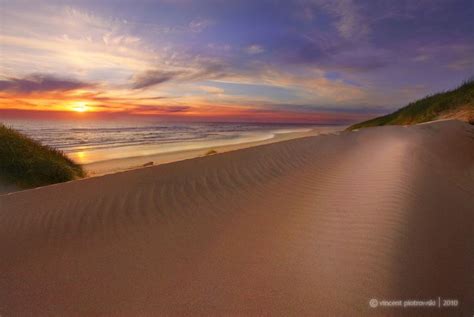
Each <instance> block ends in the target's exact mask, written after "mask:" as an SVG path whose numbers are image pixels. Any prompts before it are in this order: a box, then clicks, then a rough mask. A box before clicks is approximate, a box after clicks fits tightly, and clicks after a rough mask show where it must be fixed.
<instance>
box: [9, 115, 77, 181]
mask: <svg viewBox="0 0 474 317" xmlns="http://www.w3.org/2000/svg"><path fill="white" fill-rule="evenodd" d="M84 174H85V173H84V171H83V169H82V167H81V166H80V165H78V164H76V163H74V162H73V161H72V160H71V159H69V158H68V157H66V156H65V155H64V154H63V153H62V152H60V151H58V150H55V149H53V148H51V147H48V146H44V145H42V144H41V143H39V142H37V141H35V140H32V139H30V138H29V137H27V136H25V135H23V134H21V133H19V132H18V131H15V130H14V129H11V128H8V127H5V126H4V125H1V124H0V179H1V180H2V181H3V182H6V183H8V184H15V185H16V186H18V187H20V188H32V187H37V186H44V185H49V184H55V183H61V182H66V181H70V180H73V179H77V178H81V177H84Z"/></svg>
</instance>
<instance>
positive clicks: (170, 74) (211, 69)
mask: <svg viewBox="0 0 474 317" xmlns="http://www.w3.org/2000/svg"><path fill="white" fill-rule="evenodd" d="M227 72H228V69H227V66H225V65H224V64H220V63H216V62H213V61H205V60H202V61H201V64H200V65H196V66H193V65H189V66H188V67H183V68H181V69H178V70H169V71H168V70H156V69H155V70H148V71H145V72H143V73H139V74H137V75H135V76H134V77H133V78H132V82H133V83H132V88H133V89H145V88H149V87H152V86H156V85H159V84H163V83H166V82H170V81H174V82H195V81H201V80H212V79H218V78H221V77H225V76H226V75H227Z"/></svg>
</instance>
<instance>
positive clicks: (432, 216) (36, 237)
mask: <svg viewBox="0 0 474 317" xmlns="http://www.w3.org/2000/svg"><path fill="white" fill-rule="evenodd" d="M473 236H474V127H473V126H470V125H468V124H465V123H461V122H456V121H443V122H438V123H431V124H424V125H418V126H412V127H381V128H371V129H365V130H361V131H357V132H347V133H341V135H326V136H317V137H307V138H301V139H295V140H290V141H284V142H279V143H274V144H268V145H262V146H258V147H254V148H248V149H242V150H238V151H233V152H228V153H223V154H218V155H214V156H210V157H202V158H197V159H191V160H186V161H181V162H176V163H171V164H165V165H160V166H154V167H150V168H143V169H139V170H134V171H129V172H124V173H118V174H113V175H106V176H103V177H95V178H90V179H85V180H81V181H75V182H71V183H66V184H61V185H53V186H48V187H44V188H39V189H36V190H29V191H25V192H19V193H13V194H9V195H4V196H0V252H1V257H0V315H2V316H25V315H31V316H55V315H57V316H74V315H87V316H91V315H93V316H100V315H104V316H105V315H107V316H156V315H193V316H194V315H213V316H222V315H239V316H240V315H254V316H260V315H271V316H274V315H281V316H362V315H374V316H375V315H377V316H390V315H413V316H415V315H416V316H422V315H426V316H433V315H437V314H440V315H444V316H446V315H452V316H459V315H460V316H472V314H474V300H473V299H474V269H473V268H474V240H473ZM438 297H441V298H442V299H448V298H452V299H457V300H459V302H460V304H459V305H460V306H459V307H458V308H431V309H428V308H425V309H415V308H405V309H403V308H383V307H378V308H374V309H372V308H370V307H369V304H368V302H369V300H370V299H371V298H377V299H379V300H380V299H420V300H421V299H432V298H435V299H438Z"/></svg>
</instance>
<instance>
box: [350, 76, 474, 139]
mask: <svg viewBox="0 0 474 317" xmlns="http://www.w3.org/2000/svg"><path fill="white" fill-rule="evenodd" d="M461 107H462V108H463V109H471V108H472V112H471V113H474V79H470V80H468V81H465V82H464V83H463V84H462V85H461V86H459V87H458V88H456V89H454V90H451V91H447V92H443V93H438V94H435V95H432V96H428V97H425V98H423V99H420V100H418V101H415V102H412V103H410V104H408V105H407V106H405V107H403V108H401V109H399V110H397V111H395V112H393V113H391V114H389V115H386V116H381V117H377V118H375V119H371V120H368V121H364V122H361V123H357V124H354V125H352V126H350V127H349V128H348V130H354V129H360V128H366V127H374V126H382V125H406V124H416V123H422V122H427V121H432V120H436V119H438V118H440V116H442V115H443V114H448V113H453V112H455V111H456V110H457V109H461ZM466 121H468V122H469V121H474V118H472V117H471V118H468V119H466Z"/></svg>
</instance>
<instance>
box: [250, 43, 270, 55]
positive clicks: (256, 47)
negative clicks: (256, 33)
mask: <svg viewBox="0 0 474 317" xmlns="http://www.w3.org/2000/svg"><path fill="white" fill-rule="evenodd" d="M264 51H265V49H264V48H263V47H262V46H261V45H257V44H253V45H250V46H248V47H246V48H245V52H246V53H247V54H250V55H256V54H260V53H263V52H264Z"/></svg>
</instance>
